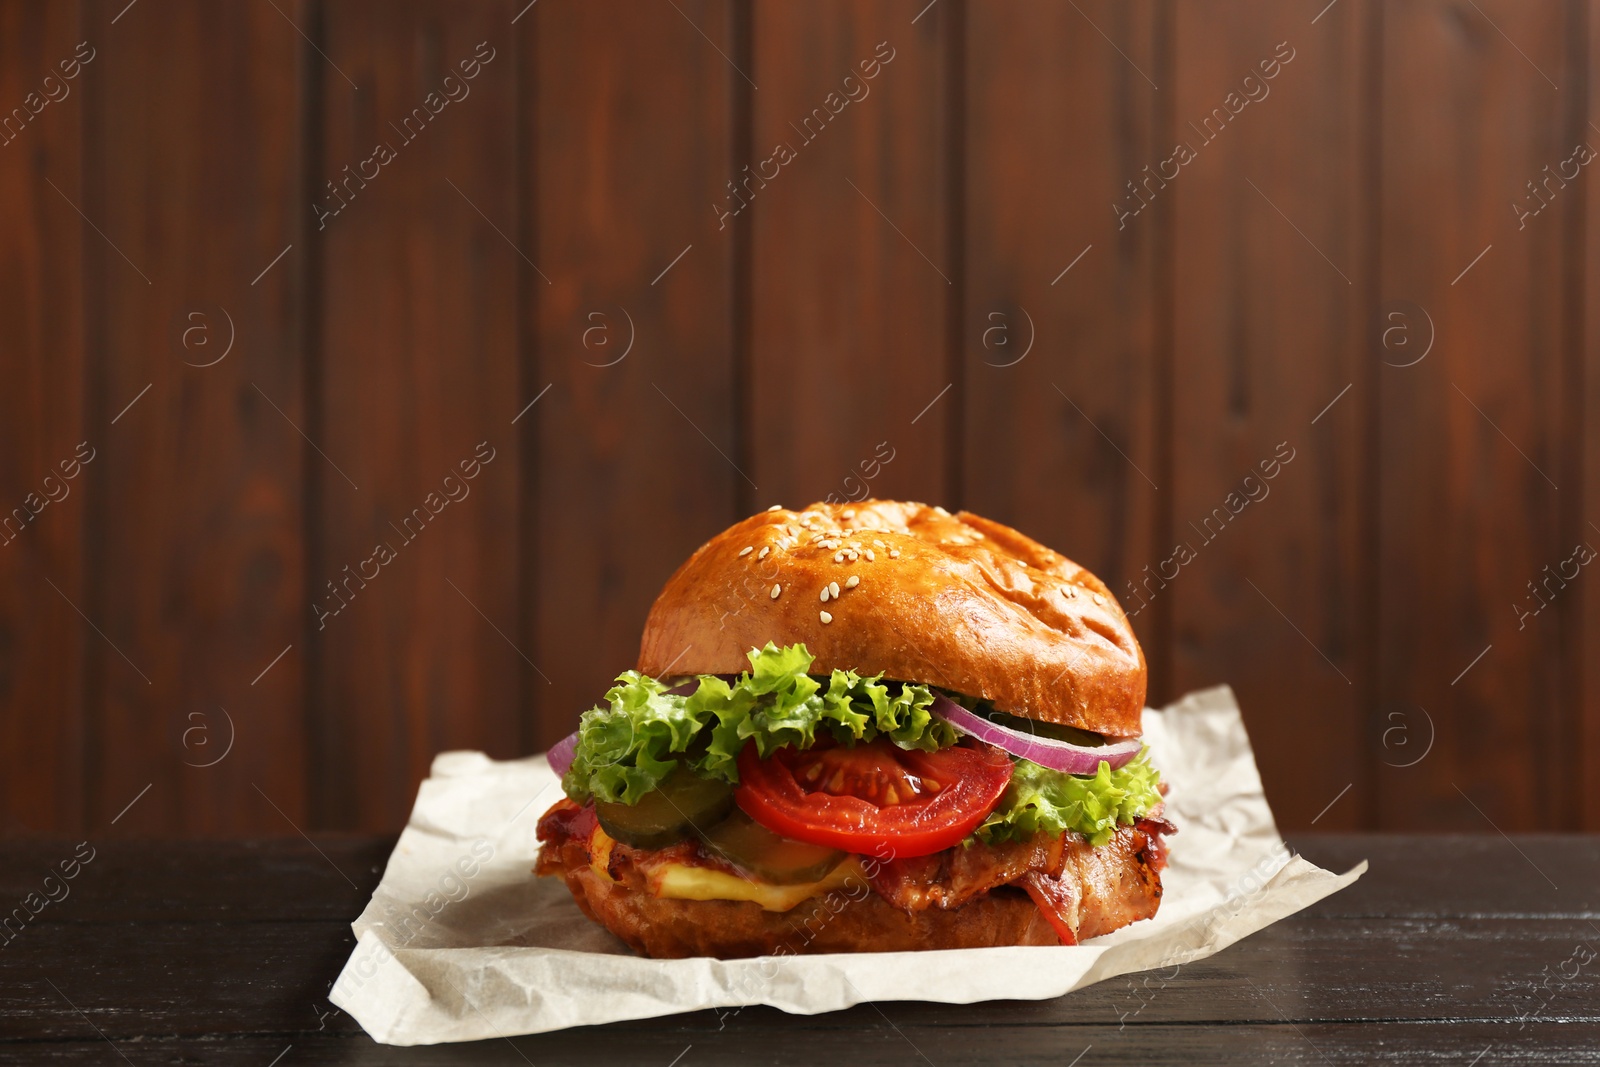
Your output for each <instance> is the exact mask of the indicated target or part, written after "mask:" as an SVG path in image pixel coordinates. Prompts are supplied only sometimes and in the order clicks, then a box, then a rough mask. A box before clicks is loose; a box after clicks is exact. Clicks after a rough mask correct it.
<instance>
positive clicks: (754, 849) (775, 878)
mask: <svg viewBox="0 0 1600 1067" xmlns="http://www.w3.org/2000/svg"><path fill="white" fill-rule="evenodd" d="M700 839H701V840H702V841H704V842H705V844H706V847H707V848H708V849H710V850H711V851H712V852H714V853H716V854H717V855H719V856H721V857H722V858H723V859H725V860H727V861H728V862H729V863H731V864H733V865H734V866H735V867H737V868H739V869H740V870H741V871H744V872H745V873H746V874H750V875H754V876H755V877H757V878H759V879H761V880H762V881H764V882H771V883H773V884H774V885H797V884H800V883H802V882H816V881H820V880H821V879H822V878H823V877H825V876H826V875H827V873H828V872H829V871H831V870H833V869H834V868H835V867H837V866H839V864H840V863H842V862H843V861H844V857H845V853H843V852H840V851H839V850H838V849H833V848H828V847H826V846H825V845H810V844H807V843H806V842H804V841H796V840H794V839H793V838H789V837H783V836H781V835H779V834H775V833H773V832H772V831H771V830H768V829H767V828H766V827H765V826H762V825H761V824H760V823H758V822H756V821H755V820H754V819H752V818H750V816H748V815H746V814H745V813H744V812H743V811H740V810H739V809H738V808H735V809H733V811H732V812H731V813H730V814H729V815H728V817H727V818H726V819H723V820H722V821H721V822H719V823H717V824H716V825H715V826H713V827H711V829H710V830H709V831H707V832H705V833H703V834H701V835H700Z"/></svg>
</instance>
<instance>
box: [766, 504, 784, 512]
mask: <svg viewBox="0 0 1600 1067" xmlns="http://www.w3.org/2000/svg"><path fill="white" fill-rule="evenodd" d="M767 510H768V511H782V510H783V505H782V504H774V505H772V506H771V507H770V508H768V509H767Z"/></svg>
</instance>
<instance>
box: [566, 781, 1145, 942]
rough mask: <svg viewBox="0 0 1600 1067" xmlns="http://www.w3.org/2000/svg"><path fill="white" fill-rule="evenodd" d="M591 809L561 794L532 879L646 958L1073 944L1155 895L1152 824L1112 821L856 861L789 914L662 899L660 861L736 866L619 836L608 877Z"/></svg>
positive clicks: (1139, 914)
mask: <svg viewBox="0 0 1600 1067" xmlns="http://www.w3.org/2000/svg"><path fill="white" fill-rule="evenodd" d="M594 828H595V822H594V817H593V809H592V808H588V807H579V806H578V805H576V804H573V803H572V802H571V801H566V800H563V801H561V802H559V803H558V804H557V805H556V806H555V807H554V808H552V809H551V810H550V811H549V812H548V813H546V815H545V816H544V817H543V818H542V819H541V820H540V822H539V839H540V840H541V841H542V842H544V848H543V849H542V850H541V852H540V854H539V859H538V864H537V866H536V867H535V873H536V874H540V875H549V876H557V875H559V876H560V877H562V878H563V879H564V880H565V881H566V884H567V887H568V889H570V890H571V892H572V895H573V897H574V899H575V900H576V901H577V903H578V906H579V907H580V908H582V909H583V911H584V914H586V915H587V916H588V917H589V918H591V919H593V920H595V921H597V922H599V923H602V924H603V925H604V926H606V927H607V928H608V929H610V930H611V931H612V932H613V933H615V934H616V935H617V936H618V937H621V938H622V939H623V940H624V941H626V942H627V943H628V944H629V945H630V946H632V947H633V948H634V949H635V950H637V951H640V952H643V953H645V954H647V955H649V956H654V957H682V956H696V955H709V956H720V957H724V958H728V957H736V956H759V955H773V954H780V955H781V954H792V953H815V952H891V951H908V950H914V949H927V948H976V947H986V946H992V945H1055V944H1075V943H1077V942H1078V941H1079V940H1081V939H1084V938H1089V937H1097V936H1099V935H1100V934H1104V933H1109V932H1111V931H1112V930H1115V929H1117V928H1119V927H1122V926H1126V925H1127V924H1128V923H1131V922H1134V921H1136V920H1138V919H1146V918H1150V917H1151V916H1153V915H1155V913H1156V909H1157V908H1158V907H1159V906H1160V903H1161V877H1160V871H1161V869H1162V867H1163V866H1164V865H1165V857H1164V851H1163V848H1162V843H1161V837H1162V835H1163V834H1164V833H1170V832H1172V827H1171V825H1170V824H1168V823H1166V822H1164V821H1163V820H1161V819H1159V818H1155V819H1151V818H1146V819H1140V820H1138V821H1137V822H1136V823H1135V824H1134V825H1132V826H1122V827H1119V828H1118V830H1117V832H1116V835H1115V836H1114V837H1113V838H1112V839H1111V841H1109V842H1107V843H1106V844H1105V845H1101V846H1099V847H1095V846H1092V845H1090V844H1089V843H1088V842H1087V841H1086V840H1084V839H1082V838H1081V837H1078V836H1076V835H1069V836H1067V837H1065V838H1062V837H1055V838H1054V839H1053V840H1052V839H1050V838H1049V837H1048V835H1040V836H1038V837H1036V838H1034V839H1032V840H1030V841H1026V842H1016V843H1006V844H999V845H985V844H982V843H974V844H971V845H965V846H962V845H958V846H956V847H955V848H951V849H946V850H945V851H943V852H938V853H935V854H933V855H931V856H921V857H916V858H914V859H890V860H888V861H886V862H885V861H880V860H874V859H872V858H870V857H864V858H863V869H864V873H865V875H866V877H865V878H856V877H853V876H852V877H851V878H849V879H846V880H845V882H844V884H843V885H842V886H840V887H839V888H836V889H834V890H831V891H829V892H827V893H825V894H823V895H821V896H814V897H811V898H809V899H807V900H805V901H804V902H802V903H801V904H800V905H799V906H797V907H795V908H794V909H792V910H790V911H787V912H773V911H767V910H764V909H763V908H762V907H761V906H760V905H759V904H755V903H752V902H750V901H733V900H679V899H671V898H664V897H658V896H656V895H655V894H654V893H653V892H652V891H651V889H650V872H651V870H652V869H655V868H658V867H660V866H661V865H663V864H668V863H677V864H687V865H691V866H695V865H699V866H706V867H711V868H715V869H720V870H730V871H731V870H732V868H731V867H729V866H728V865H727V864H726V863H724V862H723V861H721V860H719V859H717V858H715V857H713V856H710V855H707V854H706V853H705V852H703V851H702V850H701V849H700V848H699V846H698V845H696V844H695V843H693V842H688V841H685V842H680V843H678V844H675V845H672V846H669V847H668V848H665V849H638V848H632V847H630V846H628V845H624V844H621V843H613V844H611V845H610V848H609V855H608V856H607V858H606V862H605V863H604V865H603V867H604V873H603V874H602V873H601V872H600V871H597V870H596V869H595V865H594V864H593V863H592V862H591V861H592V859H593V857H592V856H591V853H590V841H591V840H592V838H593V832H594Z"/></svg>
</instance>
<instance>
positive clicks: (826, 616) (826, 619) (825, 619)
mask: <svg viewBox="0 0 1600 1067" xmlns="http://www.w3.org/2000/svg"><path fill="white" fill-rule="evenodd" d="M817 615H818V616H819V617H820V618H821V619H822V624H823V625H824V626H826V625H827V624H828V623H830V622H832V621H833V616H832V615H829V614H828V613H827V612H826V611H819V612H817Z"/></svg>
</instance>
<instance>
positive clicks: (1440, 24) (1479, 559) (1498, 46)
mask: <svg viewBox="0 0 1600 1067" xmlns="http://www.w3.org/2000/svg"><path fill="white" fill-rule="evenodd" d="M1570 14H1571V9H1570V8H1568V7H1563V6H1560V5H1556V4H1506V3H1489V2H1484V3H1481V4H1478V5H1476V6H1473V5H1466V6H1463V5H1460V4H1456V3H1450V2H1443V0H1440V2H1422V0H1418V2H1409V3H1403V4H1387V5H1384V24H1383V36H1384V46H1383V49H1384V50H1383V64H1384V69H1383V84H1384V97H1385V106H1384V108H1383V130H1382V153H1383V168H1382V183H1383V188H1382V193H1381V197H1380V199H1381V203H1382V236H1381V242H1382V246H1381V279H1380V286H1381V291H1382V293H1383V294H1384V298H1385V300H1398V299H1405V300H1410V301H1412V302H1414V304H1416V305H1420V306H1421V307H1422V308H1423V309H1425V310H1426V312H1427V315H1428V316H1429V317H1430V318H1431V320H1432V322H1433V324H1434V327H1435V328H1436V330H1437V343H1436V344H1435V345H1434V346H1433V350H1432V352H1431V353H1430V354H1429V355H1428V357H1427V359H1425V360H1423V361H1421V362H1418V363H1416V364H1415V365H1413V366H1406V367H1389V366H1383V367H1380V368H1379V370H1380V371H1381V372H1382V373H1381V374H1380V376H1379V385H1380V390H1381V392H1380V396H1381V400H1380V403H1381V408H1380V413H1381V414H1380V418H1381V423H1380V427H1379V433H1380V445H1379V447H1380V452H1381V455H1382V456H1383V463H1382V468H1381V472H1380V500H1381V524H1380V531H1379V535H1380V539H1381V560H1380V568H1379V571H1378V585H1379V598H1380V600H1379V615H1378V618H1379V623H1380V626H1379V633H1380V638H1381V641H1380V646H1379V693H1378V695H1379V701H1380V702H1379V707H1380V708H1382V709H1390V710H1396V711H1400V712H1402V713H1411V714H1413V715H1415V712H1416V709H1424V710H1425V711H1426V712H1427V714H1428V715H1429V716H1431V717H1432V721H1433V723H1434V724H1435V726H1436V728H1437V735H1438V736H1437V739H1436V741H1435V744H1434V746H1433V750H1432V752H1431V754H1430V755H1429V757H1428V758H1427V759H1426V760H1424V761H1422V762H1421V763H1419V764H1417V765H1416V766H1415V767H1411V768H1407V769H1403V770H1395V771H1393V772H1387V771H1386V772H1385V773H1384V774H1383V775H1382V776H1381V778H1380V779H1379V797H1380V804H1379V807H1378V813H1379V818H1380V820H1381V822H1380V825H1382V826H1384V827H1387V828H1404V827H1416V826H1430V827H1435V828H1439V827H1456V828H1461V829H1473V830H1489V829H1491V823H1492V824H1493V825H1494V826H1498V827H1500V828H1501V829H1503V830H1506V831H1511V830H1515V829H1519V828H1526V827H1532V826H1539V825H1545V826H1556V825H1566V824H1567V823H1568V821H1569V820H1570V819H1571V818H1572V813H1571V809H1572V804H1571V803H1570V800H1569V799H1568V798H1567V797H1565V795H1564V793H1563V791H1562V782H1563V777H1562V775H1563V770H1564V768H1562V767H1561V766H1560V765H1559V763H1558V765H1557V766H1556V767H1552V766H1551V763H1550V759H1549V757H1550V753H1551V746H1550V744H1548V743H1546V742H1544V741H1541V740H1540V739H1539V738H1540V736H1541V735H1544V736H1550V735H1551V734H1552V733H1554V734H1555V735H1557V736H1559V735H1561V734H1562V732H1563V727H1562V723H1563V722H1564V721H1565V718H1566V716H1567V715H1568V714H1570V712H1569V711H1568V707H1567V706H1568V703H1569V702H1570V701H1571V700H1573V699H1574V694H1571V693H1569V692H1567V688H1568V687H1567V686H1565V685H1564V684H1563V674H1562V667H1561V663H1560V649H1561V647H1562V642H1563V640H1564V636H1563V630H1564V629H1565V628H1566V627H1567V626H1568V625H1570V623H1571V621H1572V620H1571V619H1570V618H1569V616H1570V614H1571V612H1572V611H1573V610H1574V608H1575V606H1576V602H1575V600H1574V598H1573V594H1572V592H1570V591H1568V592H1563V591H1562V590H1561V588H1560V586H1561V585H1562V584H1564V581H1563V579H1562V578H1560V577H1559V576H1558V577H1557V578H1556V579H1555V582H1554V584H1553V585H1552V586H1551V588H1550V589H1549V590H1541V591H1540V592H1539V593H1537V594H1535V593H1534V592H1533V591H1532V590H1533V586H1534V585H1536V584H1540V583H1542V582H1543V581H1544V580H1545V568H1546V567H1550V568H1551V570H1552V571H1555V570H1556V569H1557V568H1558V567H1559V566H1560V564H1561V563H1562V561H1564V560H1566V559H1568V558H1569V556H1570V555H1571V553H1572V550H1573V545H1572V544H1569V543H1568V540H1569V539H1568V538H1567V537H1566V536H1564V534H1565V533H1566V532H1567V531H1564V530H1563V529H1562V528H1561V508H1562V505H1561V497H1562V495H1563V494H1573V493H1577V492H1580V491H1581V487H1580V486H1578V485H1575V484H1573V483H1572V482H1570V481H1569V482H1566V483H1565V484H1561V479H1562V477H1563V475H1562V464H1561V457H1560V454H1559V448H1560V444H1561V441H1562V440H1563V427H1562V420H1563V405H1562V398H1563V390H1564V389H1565V388H1566V384H1565V379H1564V371H1563V322H1564V313H1563V300H1564V290H1563V286H1562V284H1561V270H1562V250H1563V236H1562V235H1563V233H1564V231H1566V230H1567V229H1568V228H1569V227H1571V226H1573V225H1576V223H1577V220H1578V218H1579V216H1578V215H1577V214H1576V210H1577V199H1576V196H1575V195H1574V194H1575V193H1576V192H1577V190H1576V189H1575V188H1573V187H1571V186H1570V185H1569V186H1568V187H1567V188H1565V189H1563V188H1561V187H1560V185H1561V184H1563V183H1562V179H1561V178H1560V177H1559V176H1557V177H1555V178H1554V180H1553V181H1552V183H1551V184H1550V185H1549V186H1548V189H1547V190H1545V191H1541V192H1540V194H1539V198H1535V194H1534V192H1533V186H1532V185H1531V184H1530V183H1535V182H1538V181H1540V180H1542V179H1543V178H1544V173H1543V172H1544V168H1545V167H1546V166H1549V167H1550V168H1551V169H1552V171H1555V170H1556V169H1557V168H1558V167H1559V164H1560V163H1561V161H1563V160H1565V159H1567V158H1568V157H1569V156H1570V154H1571V147H1572V146H1571V145H1570V144H1568V143H1567V142H1568V137H1569V133H1570V131H1569V130H1567V129H1566V128H1565V123H1566V118H1565V115H1564V109H1565V105H1566V101H1567V95H1564V94H1571V93H1573V92H1576V91H1577V87H1579V86H1581V85H1582V84H1583V80H1582V74H1581V72H1580V71H1578V70H1574V69H1571V68H1570V66H1569V64H1568V63H1567V62H1566V49H1565V48H1564V47H1563V40H1564V39H1565V36H1566V35H1567V34H1568V33H1570V32H1571V29H1572V27H1571V24H1570V23H1569V16H1570ZM1513 42H1514V43H1513ZM1558 86H1564V87H1565V89H1564V90H1562V89H1558ZM1541 189H1542V190H1544V187H1542V186H1541ZM1545 200H1548V204H1547V206H1544V207H1543V208H1542V209H1540V210H1539V211H1538V213H1537V214H1534V215H1533V216H1532V217H1530V218H1526V219H1519V217H1518V214H1517V213H1516V212H1515V211H1514V209H1513V205H1514V204H1517V203H1526V204H1529V205H1538V204H1540V203H1543V202H1545ZM1480 256H1481V257H1482V258H1481V259H1480V258H1479V257H1480ZM1508 353H1515V354H1516V356H1515V359H1508V358H1507V355H1508ZM1558 485H1560V488H1559V489H1558ZM1593 543H1595V544H1597V545H1600V541H1596V542H1593ZM1545 602H1550V603H1551V605H1552V606H1551V607H1549V608H1547V609H1541V604H1543V603H1545ZM1519 605H1522V606H1524V607H1525V610H1527V611H1528V612H1529V614H1528V615H1527V616H1525V617H1524V616H1522V615H1520V614H1519V611H1518V607H1519ZM1480 655H1481V656H1482V659H1481V660H1480V659H1479V658H1478V657H1479V656H1480ZM1552 709H1553V710H1552ZM1552 716H1554V718H1553V717H1552ZM1535 724H1537V726H1535ZM1474 805H1476V807H1477V809H1478V810H1474Z"/></svg>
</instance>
